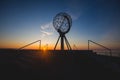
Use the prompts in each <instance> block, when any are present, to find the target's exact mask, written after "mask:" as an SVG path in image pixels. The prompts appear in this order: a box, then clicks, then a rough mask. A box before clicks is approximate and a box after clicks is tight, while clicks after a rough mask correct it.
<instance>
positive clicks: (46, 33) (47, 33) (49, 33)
mask: <svg viewBox="0 0 120 80" xmlns="http://www.w3.org/2000/svg"><path fill="white" fill-rule="evenodd" d="M41 32H42V33H43V34H45V35H52V34H53V33H52V32H46V31H41Z"/></svg>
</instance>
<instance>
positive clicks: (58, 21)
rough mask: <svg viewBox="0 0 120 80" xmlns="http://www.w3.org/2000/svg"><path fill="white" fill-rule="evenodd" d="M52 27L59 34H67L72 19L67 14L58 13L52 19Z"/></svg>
mask: <svg viewBox="0 0 120 80" xmlns="http://www.w3.org/2000/svg"><path fill="white" fill-rule="evenodd" d="M53 26H54V28H55V29H56V30H57V31H58V32H59V33H64V34H66V33H68V32H69V30H70V28H71V26H72V19H71V17H70V15H68V14H67V13H64V12H61V13H58V14H57V15H56V16H55V17H54V19H53Z"/></svg>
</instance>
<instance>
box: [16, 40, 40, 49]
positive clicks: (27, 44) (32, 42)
mask: <svg viewBox="0 0 120 80" xmlns="http://www.w3.org/2000/svg"><path fill="white" fill-rule="evenodd" d="M37 42H40V43H39V50H41V40H37V41H34V42H32V43H29V44H27V45H25V46H22V47H20V48H19V49H18V50H21V49H23V48H25V47H27V46H30V45H32V44H34V43H37Z"/></svg>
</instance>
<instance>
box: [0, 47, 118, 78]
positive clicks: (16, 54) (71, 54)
mask: <svg viewBox="0 0 120 80" xmlns="http://www.w3.org/2000/svg"><path fill="white" fill-rule="evenodd" d="M119 75H120V58H118V57H110V56H102V55H97V54H96V53H94V52H92V51H87V50H80V51H37V50H9V49H7V50H6V49H4V50H0V80H6V79H7V80H8V79H9V80H13V79H15V80H80V79H87V78H88V79H110V78H111V79H112V78H113V79H118V78H119Z"/></svg>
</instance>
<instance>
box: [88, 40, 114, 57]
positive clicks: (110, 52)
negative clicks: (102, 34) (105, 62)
mask: <svg viewBox="0 0 120 80" xmlns="http://www.w3.org/2000/svg"><path fill="white" fill-rule="evenodd" d="M90 42H92V43H94V44H96V45H98V46H100V47H102V48H104V49H106V50H108V51H109V54H110V56H112V51H111V49H109V48H107V47H105V46H103V45H101V44H98V43H96V42H94V41H92V40H88V50H90Z"/></svg>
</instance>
